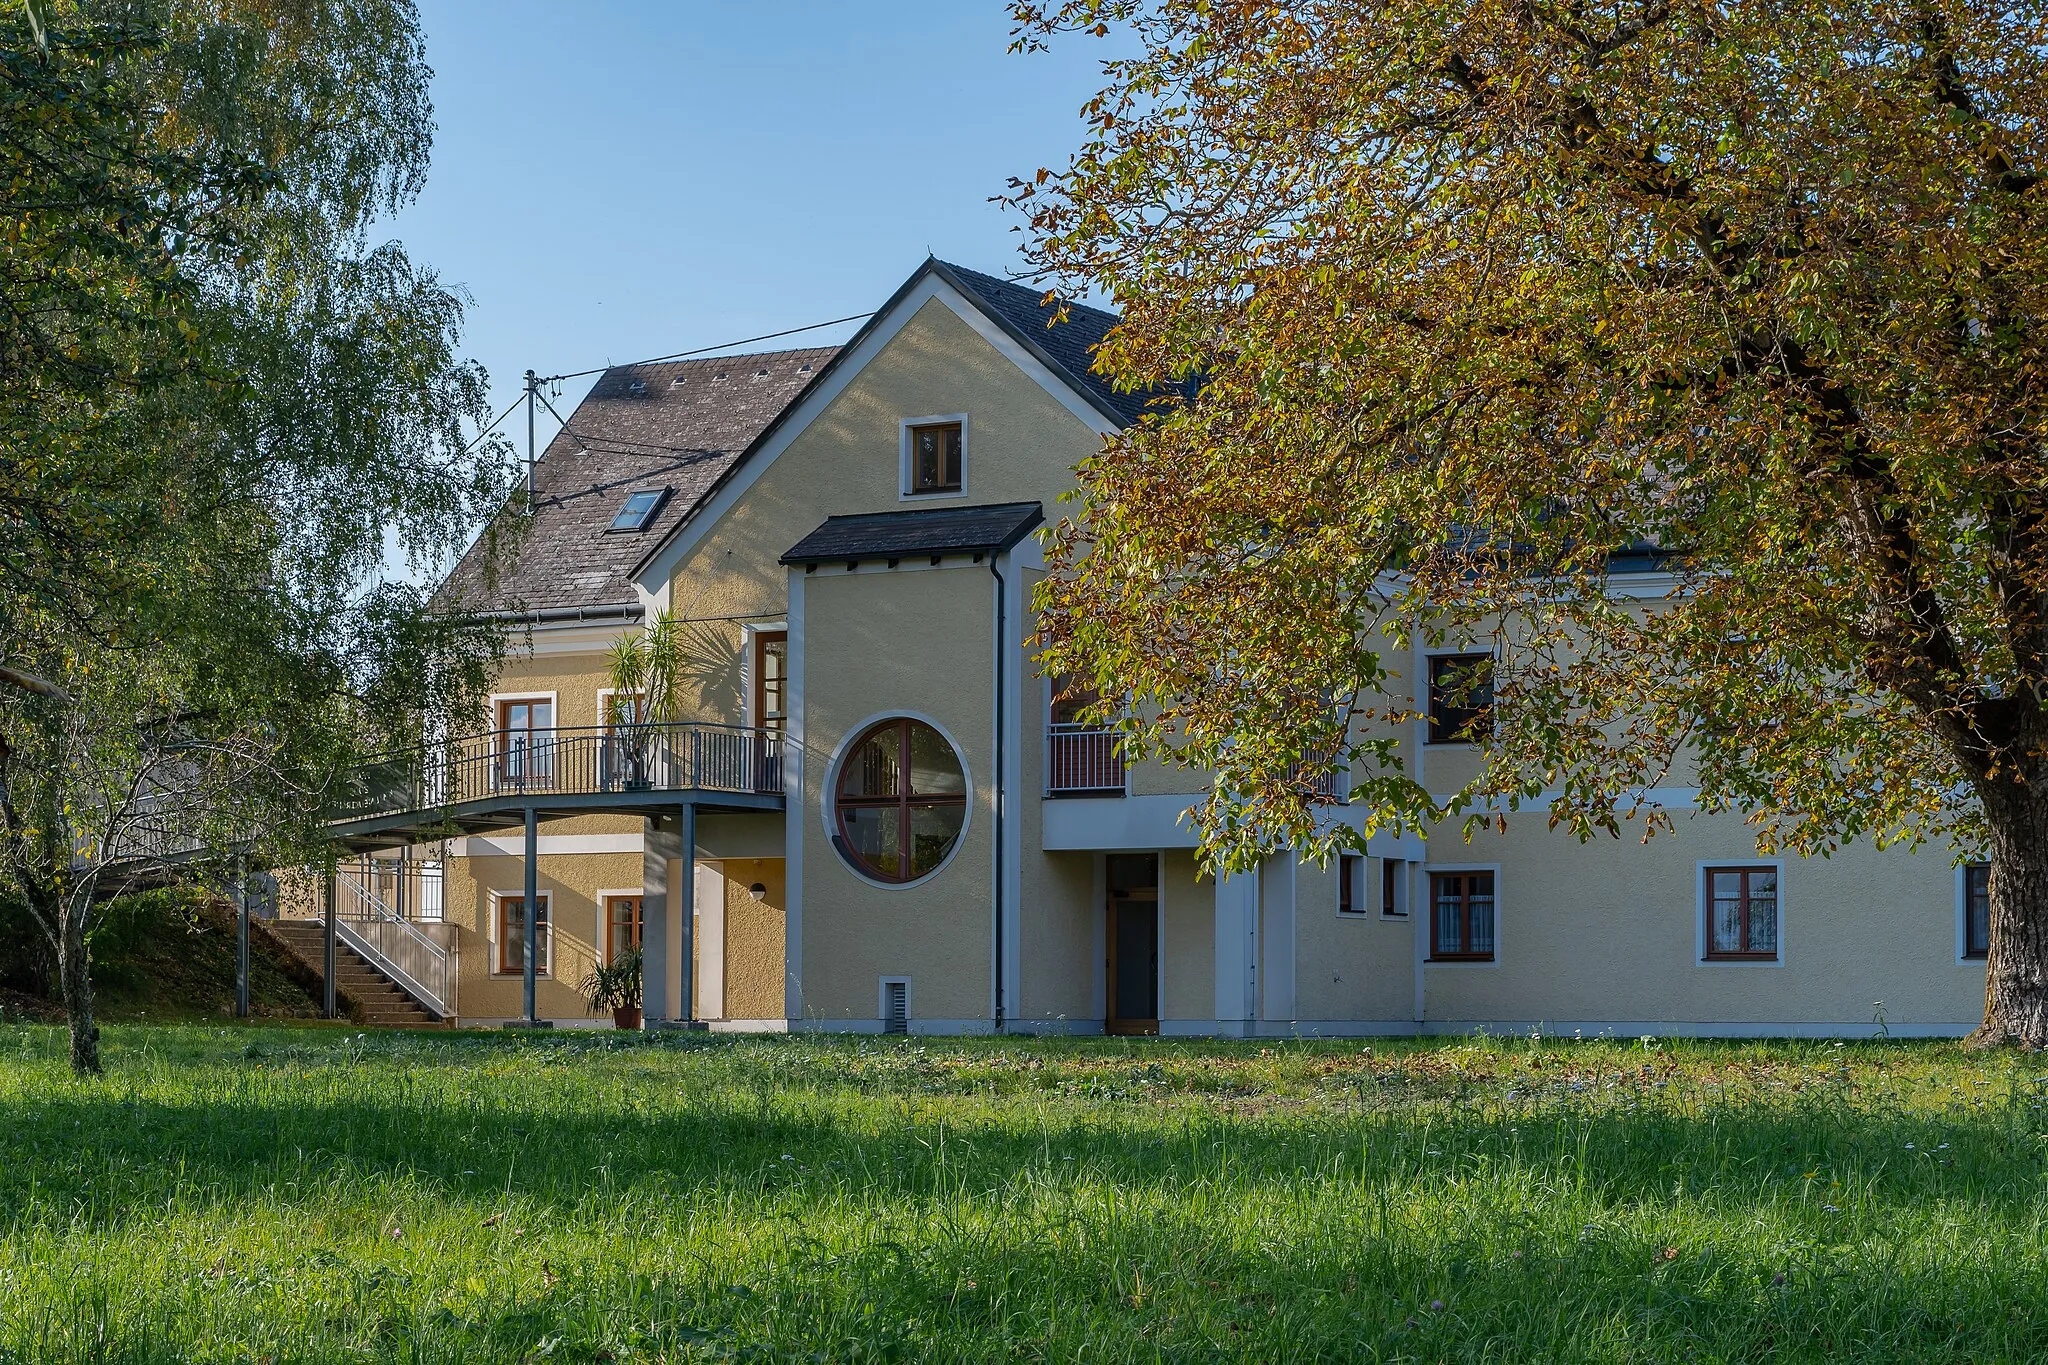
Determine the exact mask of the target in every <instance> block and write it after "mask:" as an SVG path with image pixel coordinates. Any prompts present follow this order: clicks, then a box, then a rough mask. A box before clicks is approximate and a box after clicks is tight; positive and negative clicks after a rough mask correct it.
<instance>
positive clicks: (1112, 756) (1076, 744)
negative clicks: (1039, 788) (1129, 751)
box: [1045, 721, 1124, 796]
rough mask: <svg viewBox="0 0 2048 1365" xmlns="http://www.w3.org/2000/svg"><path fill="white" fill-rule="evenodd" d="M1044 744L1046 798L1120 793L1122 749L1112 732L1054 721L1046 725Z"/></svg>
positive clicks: (1115, 794) (1101, 727)
mask: <svg viewBox="0 0 2048 1365" xmlns="http://www.w3.org/2000/svg"><path fill="white" fill-rule="evenodd" d="M1045 745H1046V764H1045V790H1046V794H1047V795H1049V796H1079V795H1083V794H1086V795H1091V796H1122V795H1123V794H1124V750H1123V745H1122V743H1120V742H1119V741H1118V739H1117V733H1116V731H1114V730H1111V729H1108V728H1106V727H1103V726H1099V725H1074V724H1069V723H1065V722H1060V721H1055V722H1053V723H1052V724H1049V725H1047V726H1046V731H1045Z"/></svg>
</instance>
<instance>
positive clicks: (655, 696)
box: [604, 610, 684, 791]
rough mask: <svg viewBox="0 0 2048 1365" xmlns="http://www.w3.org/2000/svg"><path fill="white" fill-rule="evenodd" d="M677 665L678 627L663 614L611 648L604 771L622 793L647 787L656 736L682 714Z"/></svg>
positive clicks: (680, 625)
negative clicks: (607, 750)
mask: <svg viewBox="0 0 2048 1365" xmlns="http://www.w3.org/2000/svg"><path fill="white" fill-rule="evenodd" d="M683 662H684V661H683V623H682V622H681V621H678V620H677V619H676V618H675V617H674V616H671V615H670V614H669V613H668V612H667V611H665V610H664V611H660V612H657V613H656V614H655V616H654V619H652V620H651V621H649V622H648V623H647V628H646V629H645V630H641V631H636V632H635V633H633V634H631V635H627V636H624V637H622V638H621V639H619V640H617V641H615V642H614V643H613V645H612V650H611V659H610V667H609V669H608V671H609V673H610V675H611V685H612V695H611V700H610V703H609V706H610V714H608V715H607V716H605V718H604V721H605V727H606V729H607V731H608V736H607V737H608V740H609V748H610V752H609V753H608V755H607V768H608V769H609V772H610V775H611V776H612V778H613V780H615V781H617V782H618V783H619V784H620V785H622V786H623V787H625V788H626V789H627V790H628V791H645V790H646V789H647V788H649V787H650V786H652V785H653V782H654V772H653V767H654V760H655V753H654V745H655V739H656V736H658V735H659V734H660V733H661V727H662V726H664V725H670V724H673V723H674V722H675V721H676V720H678V719H679V718H680V717H681V715H682V677H683Z"/></svg>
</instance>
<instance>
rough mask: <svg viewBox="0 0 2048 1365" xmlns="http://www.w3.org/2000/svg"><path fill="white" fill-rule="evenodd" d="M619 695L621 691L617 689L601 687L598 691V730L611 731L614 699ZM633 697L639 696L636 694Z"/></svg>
mask: <svg viewBox="0 0 2048 1365" xmlns="http://www.w3.org/2000/svg"><path fill="white" fill-rule="evenodd" d="M618 695H619V689H618V688H616V687H600V688H598V689H597V728H598V729H599V730H601V731H603V730H609V729H611V724H612V698H614V697H616V696H618ZM631 695H634V696H638V695H639V694H638V693H637V692H636V693H633V694H631Z"/></svg>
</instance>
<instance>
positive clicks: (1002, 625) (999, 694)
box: [988, 551, 1010, 1033]
mask: <svg viewBox="0 0 2048 1365" xmlns="http://www.w3.org/2000/svg"><path fill="white" fill-rule="evenodd" d="M1001 558H1002V555H1001V552H1000V551H998V552H997V553H996V554H992V555H990V556H989V557H988V571H989V574H990V575H991V576H992V577H993V578H994V579H995V581H996V645H995V655H996V785H995V796H996V811H995V837H996V857H995V866H996V881H995V896H994V900H995V943H996V952H995V969H996V983H995V984H996V1021H995V1022H996V1032H997V1033H1001V1032H1003V1029H1004V1023H1005V1017H1006V1010H1005V1008H1004V1006H1005V1004H1006V1003H1007V1002H1006V1001H1005V1000H1004V998H1003V965H1004V964H1003V816H1004V813H1005V811H1006V810H1007V808H1008V807H1009V804H1010V803H1009V798H1008V795H1007V793H1006V792H1005V791H1004V788H1003V780H1004V774H1005V772H1006V771H1007V769H1005V767H1004V766H1003V760H1004V757H1005V755H1004V752H1003V750H1004V743H1003V739H1004V727H1005V721H1006V717H1005V715H1004V709H1005V695H1004V694H1005V693H1007V692H1008V691H1009V679H1008V678H1007V677H1006V676H1005V675H1004V672H1003V663H1004V658H1003V640H1004V638H1005V637H1006V636H1007V635H1008V634H1009V633H1010V625H1009V605H1010V601H1009V599H1010V587H1009V584H1007V583H1005V582H1004V581H1003V571H1002V569H1001V568H1000V567H999V563H998V562H999V561H1000V559H1001Z"/></svg>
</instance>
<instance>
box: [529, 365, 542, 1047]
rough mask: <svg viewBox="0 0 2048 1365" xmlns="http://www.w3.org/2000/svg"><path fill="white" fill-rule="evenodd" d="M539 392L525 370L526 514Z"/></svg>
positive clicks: (531, 373)
mask: <svg viewBox="0 0 2048 1365" xmlns="http://www.w3.org/2000/svg"><path fill="white" fill-rule="evenodd" d="M539 392H540V381H539V380H537V379H535V378H534V377H533V371H532V370H528V371H527V372H526V511H527V513H528V515H531V514H532V512H533V482H534V479H533V476H534V468H533V466H534V459H535V456H534V449H533V400H534V398H535V397H536V396H538V394H539ZM527 1012H528V1013H529V1014H531V1013H532V1010H531V1009H529V1010H528V1011H527Z"/></svg>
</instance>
